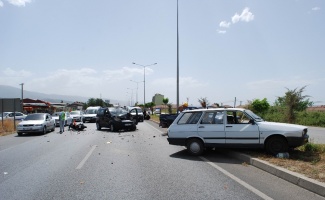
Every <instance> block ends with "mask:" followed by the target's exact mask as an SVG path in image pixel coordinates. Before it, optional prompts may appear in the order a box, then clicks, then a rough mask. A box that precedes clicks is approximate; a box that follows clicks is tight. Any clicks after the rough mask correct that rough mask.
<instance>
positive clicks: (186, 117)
mask: <svg viewBox="0 0 325 200" xmlns="http://www.w3.org/2000/svg"><path fill="white" fill-rule="evenodd" d="M201 115H202V112H188V113H184V114H183V116H182V117H181V118H180V119H179V121H178V122H177V124H196V123H197V122H198V121H199V119H200V117H201Z"/></svg>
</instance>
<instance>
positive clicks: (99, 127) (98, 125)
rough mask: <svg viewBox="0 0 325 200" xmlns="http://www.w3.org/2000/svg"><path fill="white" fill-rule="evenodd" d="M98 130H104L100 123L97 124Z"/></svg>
mask: <svg viewBox="0 0 325 200" xmlns="http://www.w3.org/2000/svg"><path fill="white" fill-rule="evenodd" d="M96 128H97V130H100V129H102V127H101V126H100V124H99V123H98V122H96Z"/></svg>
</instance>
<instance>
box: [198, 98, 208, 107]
mask: <svg viewBox="0 0 325 200" xmlns="http://www.w3.org/2000/svg"><path fill="white" fill-rule="evenodd" d="M199 103H200V104H201V106H202V107H203V108H206V107H207V105H208V104H209V102H208V99H207V98H206V97H204V98H202V97H201V98H200V99H199Z"/></svg>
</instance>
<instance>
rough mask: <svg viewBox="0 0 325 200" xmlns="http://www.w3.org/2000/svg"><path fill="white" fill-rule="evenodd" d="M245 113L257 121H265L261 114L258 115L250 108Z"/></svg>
mask: <svg viewBox="0 0 325 200" xmlns="http://www.w3.org/2000/svg"><path fill="white" fill-rule="evenodd" d="M245 113H247V114H248V115H249V116H250V117H252V118H253V119H254V120H255V121H257V122H262V121H264V120H263V119H262V118H261V117H260V116H258V115H256V114H255V113H253V112H252V111H250V110H245Z"/></svg>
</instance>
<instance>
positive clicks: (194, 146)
mask: <svg viewBox="0 0 325 200" xmlns="http://www.w3.org/2000/svg"><path fill="white" fill-rule="evenodd" d="M190 150H191V151H192V152H193V153H197V152H199V151H200V145H199V144H198V143H196V142H193V143H192V144H191V145H190Z"/></svg>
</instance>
